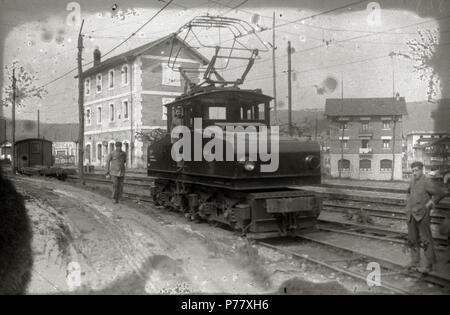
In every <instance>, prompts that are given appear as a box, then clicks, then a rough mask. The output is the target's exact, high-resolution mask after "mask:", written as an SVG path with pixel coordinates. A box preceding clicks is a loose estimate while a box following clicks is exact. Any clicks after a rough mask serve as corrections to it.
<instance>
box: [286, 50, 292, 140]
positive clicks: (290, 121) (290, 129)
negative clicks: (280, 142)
mask: <svg viewBox="0 0 450 315" xmlns="http://www.w3.org/2000/svg"><path fill="white" fill-rule="evenodd" d="M291 54H292V50H291V41H288V71H287V72H288V128H289V135H290V136H292V82H291V81H292V78H291V72H292V71H291Z"/></svg>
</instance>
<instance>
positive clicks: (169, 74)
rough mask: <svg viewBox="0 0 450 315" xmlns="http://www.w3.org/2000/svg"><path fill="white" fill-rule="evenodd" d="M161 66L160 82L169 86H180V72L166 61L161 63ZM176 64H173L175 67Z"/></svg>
mask: <svg viewBox="0 0 450 315" xmlns="http://www.w3.org/2000/svg"><path fill="white" fill-rule="evenodd" d="M161 66H162V84H163V85H169V86H181V78H180V72H178V71H173V70H172V68H170V67H169V66H168V65H167V63H163V64H161ZM177 67H178V66H177V65H175V68H177Z"/></svg>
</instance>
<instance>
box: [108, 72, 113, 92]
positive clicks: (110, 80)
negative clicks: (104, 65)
mask: <svg viewBox="0 0 450 315" xmlns="http://www.w3.org/2000/svg"><path fill="white" fill-rule="evenodd" d="M108 83H109V88H110V89H113V88H114V70H109V74H108Z"/></svg>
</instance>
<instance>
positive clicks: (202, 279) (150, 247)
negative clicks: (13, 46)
mask: <svg viewBox="0 0 450 315" xmlns="http://www.w3.org/2000/svg"><path fill="white" fill-rule="evenodd" d="M15 183H16V187H17V189H18V190H19V192H21V193H22V194H24V195H25V197H26V200H27V203H26V206H27V209H28V211H29V215H30V217H31V219H32V221H33V231H34V239H33V250H34V255H35V264H34V269H33V278H32V281H31V283H30V286H29V290H28V292H29V293H30V294H44V293H70V292H75V293H98V294H147V293H150V294H154V293H231V294H233V293H234V294H247V293H249V294H259V293H272V292H277V291H278V292H283V290H284V287H286V283H287V284H288V285H289V286H290V287H295V288H296V290H297V291H295V292H293V293H308V292H310V291H308V292H302V290H303V289H304V288H305V287H307V288H308V290H310V289H311V290H313V289H314V288H313V287H314V283H317V282H326V281H331V280H335V279H336V277H334V276H332V277H331V278H327V275H324V274H323V272H322V271H320V270H314V269H311V268H310V267H308V266H306V265H305V264H304V263H301V262H298V261H294V260H292V258H290V257H287V256H284V255H281V254H279V253H276V252H274V251H272V250H269V249H267V250H266V249H264V250H263V249H258V248H257V247H255V246H253V245H251V244H250V243H249V242H248V241H247V240H246V239H243V238H240V237H239V236H238V235H237V234H236V233H233V232H230V231H227V230H224V229H220V228H216V227H212V226H209V225H208V224H198V223H192V222H186V221H185V219H184V218H183V217H182V216H180V215H179V214H176V213H171V212H167V211H165V210H163V209H160V208H154V207H152V206H151V205H149V204H148V203H146V204H145V205H143V204H136V203H133V202H125V204H113V203H112V202H111V201H110V200H109V198H107V197H106V196H105V195H102V194H99V193H98V192H97V191H95V189H90V190H86V189H84V188H79V187H75V186H74V185H71V184H67V183H62V182H60V181H56V180H48V179H41V178H30V177H20V176H19V177H17V178H16V179H15ZM77 276H80V281H77ZM342 280H345V279H342ZM347 280H349V279H347ZM286 281H287V282H286ZM344 282H345V281H344ZM80 283H81V285H80ZM304 284H306V285H304ZM354 285H355V284H354V283H353V282H351V281H347V283H346V284H345V286H346V287H347V289H349V290H352V289H353V287H349V286H354ZM299 287H301V288H299ZM320 290H321V291H320V292H316V293H348V291H347V290H346V289H345V288H344V287H342V286H341V285H339V284H337V283H336V282H334V283H331V284H330V286H327V285H326V284H325V286H323V285H322V284H321V286H320ZM352 291H354V290H352Z"/></svg>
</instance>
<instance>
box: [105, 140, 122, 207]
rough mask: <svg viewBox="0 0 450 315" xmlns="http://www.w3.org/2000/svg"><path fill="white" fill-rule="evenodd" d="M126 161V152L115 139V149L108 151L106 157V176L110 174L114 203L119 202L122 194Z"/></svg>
mask: <svg viewBox="0 0 450 315" xmlns="http://www.w3.org/2000/svg"><path fill="white" fill-rule="evenodd" d="M126 163H127V154H126V153H125V152H123V151H122V142H120V141H117V142H116V150H114V151H113V152H111V153H109V154H108V157H107V158H106V177H107V178H108V177H109V176H111V181H112V183H113V200H114V203H119V200H120V198H121V196H122V192H123V180H124V178H125V164H126Z"/></svg>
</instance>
